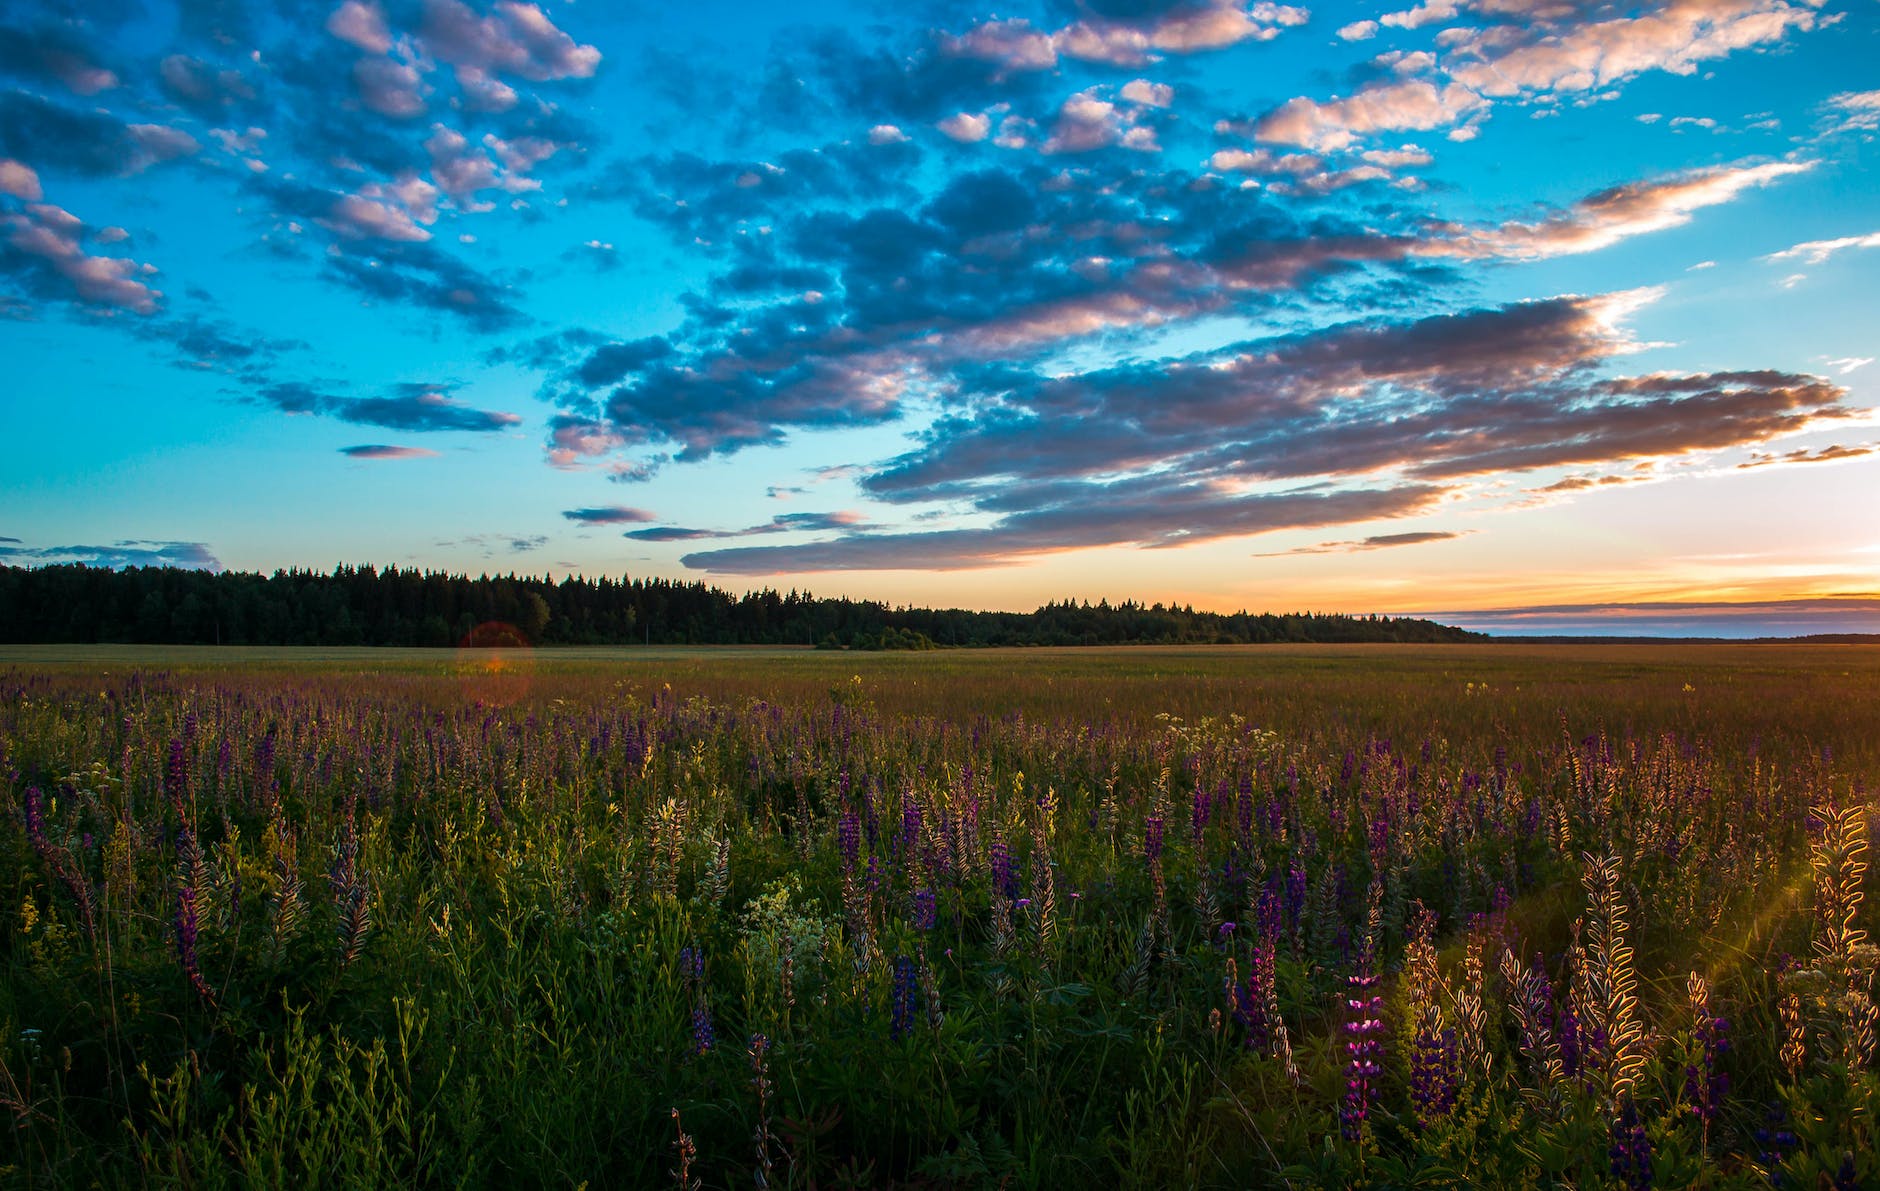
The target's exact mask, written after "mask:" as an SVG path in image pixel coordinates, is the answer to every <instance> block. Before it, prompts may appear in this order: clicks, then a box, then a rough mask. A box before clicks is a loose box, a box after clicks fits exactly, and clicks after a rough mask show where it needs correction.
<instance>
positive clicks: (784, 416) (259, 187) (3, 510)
mask: <svg viewBox="0 0 1880 1191" xmlns="http://www.w3.org/2000/svg"><path fill="white" fill-rule="evenodd" d="M1875 61H1880V3H1876V2H1875V0H1670V2H1668V3H1625V4H1606V3H1585V2H1581V0H1421V2H1420V3H1415V4H1408V5H1407V6H1404V5H1400V4H1398V3H1396V2H1395V0H1392V2H1386V3H1374V2H1371V0H1357V2H1344V3H1324V4H1317V3H1306V4H1300V5H1297V6H1295V5H1289V4H1275V3H1271V2H1268V0H1258V2H1256V3H1252V4H1247V3H1244V2H1242V0H1175V2H1171V0H1035V2H1034V3H1029V4H1027V3H1018V4H1017V5H1016V6H1014V7H1004V6H1000V7H990V6H984V5H981V4H979V3H977V0H931V2H927V0H914V2H912V3H901V2H897V3H864V4H840V3H824V2H820V0H812V2H809V3H803V4H794V5H779V4H762V5H758V4H750V3H732V2H730V0H694V2H692V3H688V4H683V5H642V4H638V3H600V2H597V0H586V2H585V3H571V2H567V0H543V2H542V3H540V4H525V3H518V2H515V0H495V2H494V3H486V2H485V0H343V2H340V3H325V2H317V3H316V2H305V3H303V2H299V0H275V2H273V3H253V4H242V3H237V2H234V0H185V2H183V3H181V4H177V3H173V2H171V0H66V2H46V3H22V2H19V0H0V361H4V363H5V373H6V375H5V377H4V379H3V380H0V425H3V426H4V428H5V433H4V434H0V561H4V562H9V563H12V564H14V565H41V564H48V563H60V562H86V563H91V564H95V565H112V566H124V565H146V564H170V565H178V566H192V567H206V568H226V569H241V570H260V571H272V570H274V569H276V568H280V567H291V566H301V567H312V568H316V569H327V568H330V567H332V566H334V565H336V564H339V563H365V562H371V563H375V564H377V565H380V566H399V567H427V568H437V569H448V570H451V571H462V572H467V573H471V574H476V573H482V572H486V571H487V572H492V573H494V572H515V573H519V574H543V573H549V574H554V575H557V576H559V575H563V574H569V573H579V574H584V575H588V576H599V575H613V576H619V575H623V574H625V575H633V576H662V577H667V578H674V579H685V580H704V581H706V582H710V583H713V584H716V585H719V586H723V587H726V588H729V589H732V590H746V589H751V588H757V587H773V588H777V589H780V590H784V589H791V588H795V589H799V590H809V591H813V592H815V593H817V594H820V595H850V596H855V597H861V598H872V599H880V600H885V601H887V602H890V603H893V604H918V605H926V606H959V607H974V608H1006V609H1030V608H1033V607H1036V606H1038V605H1039V604H1041V603H1044V602H1046V601H1048V600H1061V599H1065V598H1074V599H1089V600H1091V601H1092V602H1095V601H1097V600H1099V599H1109V600H1111V601H1113V602H1114V601H1120V600H1125V599H1134V600H1139V601H1142V602H1144V603H1152V602H1173V603H1179V604H1187V605H1193V606H1194V607H1196V608H1207V609H1214V610H1219V611H1232V610H1237V609H1243V608H1244V609H1249V610H1253V611H1293V610H1314V611H1324V612H1336V611H1343V612H1352V613H1370V612H1379V613H1393V614H1417V615H1438V614H1440V618H1442V619H1446V620H1449V621H1450V622H1452V623H1461V624H1467V625H1470V626H1472V627H1481V628H1486V629H1489V630H1491V631H1496V632H1517V633H1518V632H1566V631H1602V632H1622V633H1623V632H1658V633H1678V634H1688V633H1693V632H1695V633H1708V632H1714V633H1717V634H1719V635H1728V636H1750V635H1758V634H1761V633H1772V632H1773V633H1782V634H1791V633H1807V632H1849V631H1867V632H1880V518H1876V517H1875V516H1874V512H1875V510H1876V509H1880V414H1877V412H1876V409H1875V407H1876V406H1877V405H1880V384H1877V383H1876V381H1877V380H1880V89H1875V88H1876V85H1880V74H1876V72H1875V71H1874V69H1873V63H1874V62H1875Z"/></svg>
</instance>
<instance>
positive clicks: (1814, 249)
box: [1763, 232, 1880, 265]
mask: <svg viewBox="0 0 1880 1191" xmlns="http://www.w3.org/2000/svg"><path fill="white" fill-rule="evenodd" d="M1851 248H1880V232H1869V233H1867V234H1866V235H1864V236H1842V237H1841V238H1840V239H1838V240H1810V241H1808V242H1807V243H1805V244H1797V245H1796V246H1795V247H1793V248H1784V249H1783V250H1782V251H1781V252H1774V253H1770V254H1769V255H1768V256H1765V257H1764V258H1763V259H1764V260H1766V261H1787V260H1796V259H1800V260H1802V261H1804V262H1806V263H1807V264H1811V265H1819V264H1822V263H1823V262H1825V261H1826V260H1827V259H1828V258H1829V257H1831V256H1834V255H1835V254H1836V253H1840V252H1846V251H1847V250H1849V249H1851Z"/></svg>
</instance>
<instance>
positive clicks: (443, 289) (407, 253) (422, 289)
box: [326, 244, 524, 332]
mask: <svg viewBox="0 0 1880 1191" xmlns="http://www.w3.org/2000/svg"><path fill="white" fill-rule="evenodd" d="M326 275H327V276H328V277H330V278H333V279H335V280H337V281H339V282H341V283H342V284H345V285H346V286H348V287H350V288H352V289H354V290H357V291H359V292H360V293H362V294H365V295H366V296H367V297H370V298H375V299H378V300H381V301H386V302H391V303H394V304H398V305H407V306H417V307H422V308H424V309H428V310H436V311H441V312H443V313H446V314H451V315H454V316H456V317H457V318H460V319H462V320H463V321H464V323H465V324H466V325H467V326H469V327H470V328H471V329H473V330H476V331H482V332H493V331H501V330H505V329H507V328H509V327H513V326H515V325H517V324H518V323H521V322H523V321H524V319H523V316H522V313H521V312H520V311H518V310H517V309H516V308H515V307H514V306H513V305H511V304H510V301H509V298H508V294H507V287H505V286H503V285H501V284H499V283H497V282H496V281H493V280H492V279H490V278H488V277H486V276H484V275H483V274H482V273H479V272H477V271H476V270H475V269H473V268H471V267H470V266H468V265H466V264H465V263H464V262H463V261H461V260H460V259H458V258H457V257H454V256H452V255H450V254H449V253H446V252H443V251H441V250H439V249H437V248H434V247H432V246H431V245H429V244H391V245H382V246H378V247H376V248H372V249H352V250H347V249H338V248H336V250H335V251H333V252H331V253H329V254H328V256H327V258H326Z"/></svg>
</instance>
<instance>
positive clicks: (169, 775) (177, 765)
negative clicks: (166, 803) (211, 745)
mask: <svg viewBox="0 0 1880 1191" xmlns="http://www.w3.org/2000/svg"><path fill="white" fill-rule="evenodd" d="M163 793H164V796H165V797H167V798H168V799H169V800H170V809H171V810H173V811H175V812H176V813H177V815H178V816H179V817H180V816H181V815H182V814H183V804H184V802H186V801H187V800H188V798H189V754H188V753H187V752H185V751H184V745H183V742H182V740H180V739H175V740H171V741H170V756H169V760H168V762H167V763H166V764H165V765H164V767H163Z"/></svg>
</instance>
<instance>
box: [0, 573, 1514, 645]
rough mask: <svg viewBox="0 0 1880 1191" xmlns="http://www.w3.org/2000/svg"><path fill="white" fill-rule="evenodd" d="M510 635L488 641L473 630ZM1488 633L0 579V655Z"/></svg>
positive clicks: (639, 597)
mask: <svg viewBox="0 0 1880 1191" xmlns="http://www.w3.org/2000/svg"><path fill="white" fill-rule="evenodd" d="M492 624H501V625H504V626H513V630H514V631H505V632H504V633H500V634H495V635H492V634H491V633H490V632H489V631H488V630H485V629H481V626H488V625H492ZM1481 639H1484V638H1483V635H1482V634H1479V633H1471V632H1468V631H1466V630H1463V629H1457V628H1451V627H1448V626H1446V625H1440V624H1437V623H1435V622H1433V621H1428V620H1419V619H1415V618H1410V617H1388V616H1346V615H1340V614H1327V613H1314V612H1295V613H1286V614H1275V613H1249V612H1235V613H1231V614H1228V613H1217V612H1205V611H1204V612H1197V611H1195V609H1194V608H1193V607H1191V606H1187V607H1184V606H1176V605H1168V606H1164V605H1162V604H1159V603H1157V604H1150V605H1144V604H1139V603H1135V602H1133V601H1130V602H1125V603H1121V604H1110V603H1108V602H1107V601H1105V602H1100V603H1097V604H1091V603H1090V602H1088V601H1076V600H1065V601H1063V602H1053V603H1048V604H1046V605H1044V606H1043V607H1041V608H1039V609H1038V610H1037V611H1035V612H976V611H972V610H969V609H962V608H944V609H943V608H903V607H891V606H889V605H887V604H883V603H880V602H878V601H874V600H855V599H847V598H834V599H830V598H818V597H816V596H813V595H810V594H809V593H807V592H798V591H789V592H778V591H775V590H772V589H770V588H765V589H763V590H760V591H753V592H748V593H746V594H744V595H734V594H732V593H730V592H727V591H724V590H722V589H720V588H716V587H711V586H708V585H706V584H704V583H698V582H690V583H688V582H679V581H676V580H671V579H659V578H640V579H635V578H626V577H623V578H620V579H613V578H607V577H601V578H597V579H589V578H585V577H566V578H562V579H559V580H558V579H556V578H554V577H553V576H552V575H550V576H547V577H544V578H535V577H533V576H523V577H518V576H516V575H514V574H509V575H479V576H477V577H476V578H474V579H473V578H470V577H469V576H467V575H460V574H449V573H447V572H443V571H429V570H425V571H420V570H417V569H400V568H398V567H387V568H384V569H380V568H377V567H374V566H371V565H364V566H340V567H336V568H334V570H333V571H332V573H331V574H327V573H323V572H319V571H313V570H303V569H298V568H296V569H293V570H277V571H275V572H274V573H273V574H272V575H262V574H256V573H252V572H246V571H221V572H210V571H198V570H185V569H180V568H175V567H128V568H125V569H123V570H113V569H108V568H103V567H88V566H82V565H60V566H45V567H0V641H4V642H7V643H9V644H89V643H113V642H123V643H141V644H152V645H416V646H435V647H450V646H457V645H462V644H465V643H467V642H468V643H486V642H487V643H492V644H495V643H502V642H504V641H509V642H524V641H526V642H527V643H530V644H536V645H819V646H822V647H824V648H846V649H925V648H935V647H940V646H989V645H1135V644H1260V643H1268V642H1284V641H1296V642H1385V641H1396V642H1451V641H1468V640H1481Z"/></svg>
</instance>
